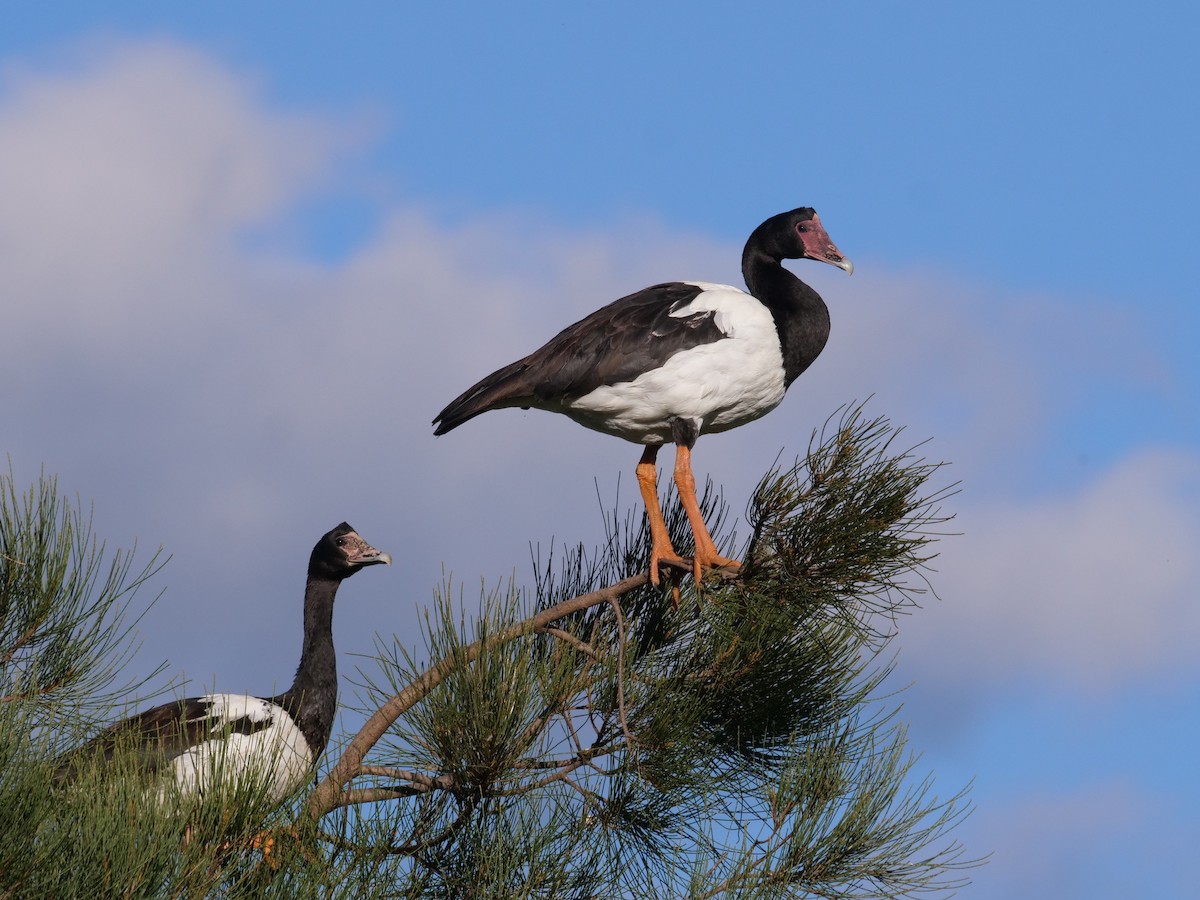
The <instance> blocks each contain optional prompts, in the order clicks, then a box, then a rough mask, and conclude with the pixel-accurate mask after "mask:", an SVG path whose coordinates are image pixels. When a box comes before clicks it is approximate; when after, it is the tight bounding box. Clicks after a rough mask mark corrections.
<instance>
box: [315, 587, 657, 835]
mask: <svg viewBox="0 0 1200 900" xmlns="http://www.w3.org/2000/svg"><path fill="white" fill-rule="evenodd" d="M649 581H650V576H649V575H648V574H647V573H645V572H642V573H640V574H638V575H631V576H629V577H628V578H625V579H623V580H622V581H619V582H617V583H616V584H614V585H610V586H608V587H605V588H601V589H600V590H598V591H592V592H591V593H588V594H580V595H579V596H577V597H572V598H571V599H569V600H564V601H562V602H561V603H556V604H555V605H554V606H551V607H549V608H548V609H544V610H542V611H541V612H539V613H537V614H536V615H534V616H531V617H530V618H528V619H525V620H524V621H522V622H518V623H516V624H514V625H511V626H509V627H508V628H506V629H505V630H504V631H501V632H500V633H499V634H497V635H495V636H493V637H488V638H482V639H480V640H478V641H476V642H475V643H473V644H470V645H469V646H467V647H465V648H463V650H462V651H461V652H460V653H455V654H448V655H446V656H444V657H442V659H440V660H439V661H438V662H437V663H435V664H434V665H432V666H430V667H429V668H428V669H426V670H425V672H424V673H423V674H422V675H421V676H420V677H419V678H418V679H417V680H416V681H414V682H412V683H411V684H409V685H408V687H406V688H405V689H404V690H402V691H401V692H400V693H398V694H396V695H394V696H393V697H392V698H391V699H390V700H388V701H387V702H386V703H384V704H383V706H381V707H379V709H377V710H376V711H375V713H374V714H373V715H372V716H371V717H370V718H369V719H368V720H367V722H366V724H365V725H363V727H362V728H361V729H360V730H359V732H358V734H356V735H355V736H354V738H353V739H352V740H351V741H350V743H349V744H348V745H347V746H346V749H345V750H344V751H343V752H342V756H341V758H340V759H339V760H338V762H337V764H336V765H335V766H334V767H333V768H332V769H331V770H330V772H329V774H328V775H326V776H325V778H324V779H323V780H322V781H321V783H320V784H319V785H317V787H316V788H315V789H314V790H313V792H312V794H310V795H309V798H308V804H307V814H308V815H309V816H311V817H312V818H313V819H319V818H320V817H321V816H323V815H325V814H326V813H328V812H330V811H331V810H333V809H335V808H337V807H338V806H339V805H340V804H339V803H338V795H339V793H340V792H341V791H342V788H343V786H344V785H346V784H348V783H349V782H350V781H351V780H352V779H354V778H356V777H358V776H359V775H361V774H362V773H363V769H362V761H363V759H364V758H365V757H366V755H367V752H368V751H369V750H370V749H371V748H372V747H374V746H375V744H376V743H377V742H378V741H379V739H380V738H381V737H383V735H384V734H385V733H386V732H387V730H388V729H389V728H390V727H391V726H392V724H393V723H394V722H395V721H396V720H397V719H398V718H400V716H402V715H404V713H406V712H407V711H408V710H410V709H412V707H414V706H415V705H416V704H418V703H420V702H421V700H423V699H424V698H425V697H426V696H427V695H428V694H429V692H430V691H432V690H433V689H434V688H436V687H437V686H438V685H439V684H441V683H442V681H443V680H444V679H445V678H446V676H447V675H449V674H450V673H451V672H452V671H454V668H455V666H456V665H458V664H459V661H460V660H461V661H462V662H466V663H471V662H474V661H475V660H476V659H478V658H479V655H480V654H481V653H483V651H484V650H487V649H490V648H492V647H495V646H498V645H500V644H507V643H509V642H511V641H514V640H517V639H518V638H521V637H524V636H526V635H529V634H533V633H535V632H537V631H538V630H539V629H543V628H545V627H546V626H548V625H550V624H551V623H552V622H556V621H558V620H559V619H562V618H565V617H566V616H569V615H572V614H574V613H577V612H581V611H583V610H585V609H589V608H591V607H593V606H598V605H600V604H601V603H609V602H612V601H613V600H616V599H617V598H619V597H622V596H624V595H625V594H627V593H629V592H630V591H633V590H636V589H638V588H640V587H643V586H645V585H646V584H647V583H649Z"/></svg>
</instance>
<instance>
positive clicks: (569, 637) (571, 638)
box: [535, 625, 600, 659]
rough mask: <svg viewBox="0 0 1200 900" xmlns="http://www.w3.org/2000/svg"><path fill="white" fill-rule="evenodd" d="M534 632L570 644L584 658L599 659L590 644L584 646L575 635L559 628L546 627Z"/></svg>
mask: <svg viewBox="0 0 1200 900" xmlns="http://www.w3.org/2000/svg"><path fill="white" fill-rule="evenodd" d="M535 630H536V631H537V632H538V633H539V634H548V635H550V636H551V637H556V638H558V639H559V640H560V641H563V642H565V643H567V644H570V645H571V646H572V647H574V648H575V649H576V650H578V651H579V652H580V653H582V654H583V655H584V656H587V657H590V658H591V659H599V658H600V655H599V654H598V653H597V652H596V648H595V647H592V646H591V645H590V644H585V643H584V642H583V641H581V640H580V639H579V638H577V637H575V635H573V634H571V633H570V632H569V631H563V630H562V629H561V628H552V627H550V626H548V625H547V626H546V627H545V628H537V629H535Z"/></svg>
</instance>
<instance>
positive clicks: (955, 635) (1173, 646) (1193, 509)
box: [904, 448, 1200, 689]
mask: <svg viewBox="0 0 1200 900" xmlns="http://www.w3.org/2000/svg"><path fill="white" fill-rule="evenodd" d="M959 525H961V527H962V528H963V530H964V532H965V534H964V535H963V536H962V537H956V538H952V539H950V540H949V541H948V542H947V543H946V546H945V552H944V554H943V558H942V561H941V565H940V568H941V570H942V571H941V574H940V575H939V577H938V579H937V584H938V585H939V587H940V589H941V591H942V593H943V594H944V596H945V597H946V598H947V599H946V602H944V603H936V602H934V603H931V604H929V605H928V608H927V609H926V610H925V611H924V612H923V613H922V614H920V615H918V616H915V617H914V618H913V621H912V623H911V624H909V625H908V627H906V629H905V639H904V643H905V645H906V650H905V659H906V666H907V667H910V668H915V669H917V670H918V671H928V676H929V677H932V678H934V679H937V678H939V677H941V672H939V671H938V670H953V671H954V672H955V673H956V676H955V677H956V678H959V679H963V678H969V679H976V680H978V681H979V682H982V683H986V682H989V681H990V682H992V683H993V684H1004V683H1007V681H1008V680H1010V679H1012V678H1014V677H1022V678H1023V677H1034V678H1044V677H1046V676H1049V677H1050V678H1051V679H1052V681H1054V682H1056V683H1060V684H1067V685H1070V686H1072V687H1076V688H1084V689H1098V688H1099V689H1103V688H1108V687H1111V686H1112V685H1113V684H1114V683H1116V682H1118V681H1120V680H1121V679H1126V678H1131V677H1134V678H1137V677H1147V676H1152V675H1154V674H1155V673H1161V672H1164V671H1172V670H1192V669H1194V666H1195V649H1194V642H1193V640H1192V636H1193V635H1195V634H1196V633H1197V631H1198V630H1200V606H1198V605H1197V604H1196V603H1195V588H1194V586H1195V584H1196V583H1197V581H1198V580H1200V559H1198V558H1197V556H1196V552H1195V548H1196V547H1198V546H1200V458H1198V457H1196V456H1194V455H1190V454H1186V453H1183V452H1179V451H1167V450H1155V449H1149V448H1148V449H1146V450H1143V451H1141V452H1138V453H1135V454H1133V455H1131V456H1129V457H1127V458H1125V459H1123V460H1122V461H1121V462H1120V463H1118V464H1117V465H1116V466H1114V467H1113V468H1112V469H1110V470H1109V471H1107V472H1104V473H1103V474H1102V475H1101V476H1100V477H1099V478H1097V479H1096V480H1094V481H1092V482H1089V483H1087V484H1085V485H1084V486H1083V487H1082V488H1080V489H1073V490H1070V491H1068V492H1065V493H1063V494H1061V495H1057V496H1051V497H1043V498H1038V499H1036V500H1014V501H1010V502H1004V501H998V502H995V503H993V504H990V505H987V506H982V505H971V506H968V507H967V509H966V510H965V511H964V513H963V514H962V516H961V517H960V521H959ZM934 661H936V663H935V662H934ZM922 680H924V678H922Z"/></svg>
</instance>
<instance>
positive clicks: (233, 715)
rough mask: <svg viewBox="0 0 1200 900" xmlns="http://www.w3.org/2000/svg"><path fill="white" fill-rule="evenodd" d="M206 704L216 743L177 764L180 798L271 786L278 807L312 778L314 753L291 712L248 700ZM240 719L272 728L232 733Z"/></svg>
mask: <svg viewBox="0 0 1200 900" xmlns="http://www.w3.org/2000/svg"><path fill="white" fill-rule="evenodd" d="M204 699H205V700H206V701H208V702H209V704H210V707H209V713H208V715H207V716H206V717H205V719H204V720H203V721H204V722H206V723H211V725H210V731H211V733H212V734H213V740H210V741H204V742H202V743H199V744H196V745H194V746H193V747H191V748H190V749H188V750H187V751H186V752H184V753H182V754H181V755H179V756H177V757H176V758H175V759H174V760H172V763H171V765H172V768H171V775H172V776H173V781H174V787H175V788H177V789H178V790H179V791H180V792H182V793H183V794H185V795H192V794H207V793H210V792H212V791H214V790H230V789H233V788H236V787H239V786H242V785H245V786H249V785H251V784H263V783H265V784H266V785H267V790H268V796H269V798H270V801H271V802H273V803H278V802H280V801H282V800H284V799H286V798H287V797H288V796H289V795H290V794H291V793H292V792H293V791H294V790H296V788H298V787H300V785H302V784H303V783H304V782H305V781H306V780H307V779H308V778H309V776H310V774H311V772H312V764H313V758H312V751H311V750H310V749H309V747H308V742H307V741H306V740H305V739H304V735H303V733H301V731H300V729H299V728H298V727H297V726H296V723H295V722H293V721H292V718H291V716H289V715H288V714H287V711H286V710H284V709H283V708H282V707H280V706H276V705H275V704H273V703H268V702H267V701H266V700H263V699H261V698H260V697H251V696H246V695H243V694H208V695H206V696H205V697H204ZM239 718H249V719H251V720H252V721H254V722H259V723H261V722H269V723H270V724H268V725H267V726H266V727H265V728H263V729H261V730H259V731H256V732H254V733H253V734H230V733H227V729H226V724H227V723H228V722H230V721H232V720H235V719H239ZM165 787H166V786H164V788H165Z"/></svg>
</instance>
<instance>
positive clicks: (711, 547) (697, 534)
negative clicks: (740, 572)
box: [675, 444, 741, 584]
mask: <svg viewBox="0 0 1200 900" xmlns="http://www.w3.org/2000/svg"><path fill="white" fill-rule="evenodd" d="M675 487H676V488H677V489H678V490H679V502H680V503H682V504H683V511H684V512H686V513H687V517H688V521H689V522H691V523H692V536H693V538H694V539H695V541H696V552H695V555H694V556H693V557H692V574H693V575H694V576H695V578H696V583H697V584H699V583H700V579H701V578H702V577H703V575H704V570H705V569H706V568H714V567H716V568H720V567H723V566H740V565H741V563H740V562H738V561H737V560H736V559H729V558H728V557H725V556H722V555H721V554H719V553H718V552H717V545H716V544H714V543H713V539H712V537H711V536H710V535H709V533H708V527H707V526H706V525H705V524H704V516H703V515H701V513H700V503H699V502H698V501H697V500H696V479H695V477H694V476H693V475H692V451H691V449H689V448H688V447H686V446H685V445H683V444H677V445H676V447H675Z"/></svg>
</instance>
